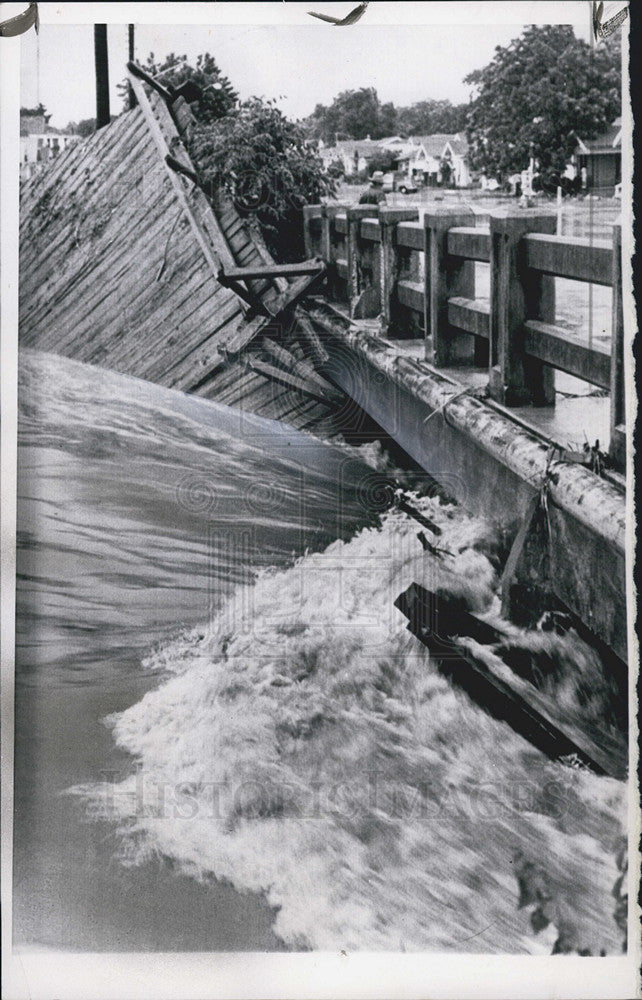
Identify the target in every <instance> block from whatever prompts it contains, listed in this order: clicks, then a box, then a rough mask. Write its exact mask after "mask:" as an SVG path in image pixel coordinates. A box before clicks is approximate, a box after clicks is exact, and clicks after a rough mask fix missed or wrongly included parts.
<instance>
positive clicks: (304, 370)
mask: <svg viewBox="0 0 642 1000" xmlns="http://www.w3.org/2000/svg"><path fill="white" fill-rule="evenodd" d="M261 347H262V348H263V350H264V351H267V353H268V354H270V355H271V356H272V357H273V358H274V359H275V360H276V361H278V362H279V364H281V365H282V366H283V367H284V368H285V370H286V371H291V372H292V374H294V375H297V376H298V377H299V378H301V379H303V380H304V381H306V382H308V384H310V385H311V386H313V387H315V388H316V389H317V390H318V391H319V392H320V393H322V394H323V396H324V397H325V398H326V399H330V400H333V401H334V402H336V403H337V404H338V405H342V404H343V403H344V401H345V397H344V395H343V393H341V392H339V391H338V390H337V389H336V388H335V387H334V386H333V385H332V383H330V382H327V381H326V380H325V379H324V378H323V377H322V376H321V375H319V373H318V372H317V371H316V370H315V368H314V366H313V365H311V364H310V362H309V361H308V360H307V359H306V358H297V357H295V356H294V355H293V354H292V353H291V352H290V351H288V350H286V348H285V347H282V346H281V344H277V343H276V341H274V340H272V339H271V338H270V337H264V338H263V340H262V343H261Z"/></svg>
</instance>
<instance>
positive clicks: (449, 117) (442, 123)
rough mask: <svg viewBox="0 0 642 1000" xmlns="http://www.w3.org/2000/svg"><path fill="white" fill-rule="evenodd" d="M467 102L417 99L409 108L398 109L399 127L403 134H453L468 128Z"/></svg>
mask: <svg viewBox="0 0 642 1000" xmlns="http://www.w3.org/2000/svg"><path fill="white" fill-rule="evenodd" d="M467 111H468V105H467V104H451V102H450V101H436V100H426V101H417V102H416V103H415V104H412V105H410V107H408V108H398V109H397V129H398V130H399V132H401V134H402V135H434V134H435V132H445V133H447V134H448V135H452V134H453V133H455V132H461V131H463V130H464V129H465V128H466V114H467Z"/></svg>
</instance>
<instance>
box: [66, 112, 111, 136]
mask: <svg viewBox="0 0 642 1000" xmlns="http://www.w3.org/2000/svg"><path fill="white" fill-rule="evenodd" d="M112 119H113V115H112ZM95 131H96V119H95V118H82V119H81V120H80V121H79V122H68V123H67V124H66V125H65V127H64V129H63V132H65V133H66V134H67V135H81V136H82V137H83V138H85V137H86V136H88V135H93V134H94V132H95Z"/></svg>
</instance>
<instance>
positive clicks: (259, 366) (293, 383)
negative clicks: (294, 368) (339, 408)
mask: <svg viewBox="0 0 642 1000" xmlns="http://www.w3.org/2000/svg"><path fill="white" fill-rule="evenodd" d="M248 364H249V366H250V369H251V370H252V371H255V372H260V373H261V374H262V375H265V376H266V378H269V379H272V381H274V382H278V383H279V384H280V385H284V386H286V387H287V388H288V389H296V391H297V392H300V393H301V394H302V395H303V396H308V397H309V398H310V399H315V400H317V402H319V403H323V404H324V405H325V406H332V400H331V399H328V397H327V396H326V395H324V394H323V393H322V392H319V391H318V390H317V389H316V388H315V387H313V386H312V385H311V384H310V383H309V382H307V381H304V380H303V379H300V378H298V377H297V376H296V375H290V374H289V373H288V372H285V371H283V370H282V369H281V368H275V367H274V365H269V364H267V363H266V362H265V361H259V360H258V359H257V358H252V359H251V360H250V361H248Z"/></svg>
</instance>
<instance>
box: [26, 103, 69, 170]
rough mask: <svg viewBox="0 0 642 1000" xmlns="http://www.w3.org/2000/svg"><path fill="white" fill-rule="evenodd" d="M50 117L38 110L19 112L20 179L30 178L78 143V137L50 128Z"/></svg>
mask: <svg viewBox="0 0 642 1000" xmlns="http://www.w3.org/2000/svg"><path fill="white" fill-rule="evenodd" d="M50 117H51V115H46V114H45V113H44V112H41V111H40V110H36V111H25V110H21V112H20V178H21V179H22V180H24V179H26V178H28V177H32V176H33V174H34V173H36V172H37V171H39V170H42V169H44V167H45V165H46V163H48V162H49V161H50V160H52V159H54V157H56V156H58V154H59V153H61V152H62V151H63V150H64V149H67V148H68V146H71V145H72V144H73V143H75V142H78V140H79V139H80V136H79V135H70V134H67V133H65V132H59V131H58V130H57V129H55V128H51V126H50V125H49V124H48V123H49V119H50Z"/></svg>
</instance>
